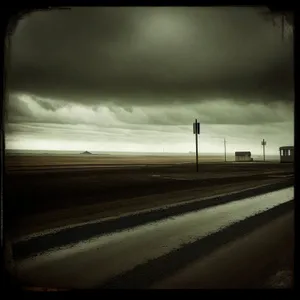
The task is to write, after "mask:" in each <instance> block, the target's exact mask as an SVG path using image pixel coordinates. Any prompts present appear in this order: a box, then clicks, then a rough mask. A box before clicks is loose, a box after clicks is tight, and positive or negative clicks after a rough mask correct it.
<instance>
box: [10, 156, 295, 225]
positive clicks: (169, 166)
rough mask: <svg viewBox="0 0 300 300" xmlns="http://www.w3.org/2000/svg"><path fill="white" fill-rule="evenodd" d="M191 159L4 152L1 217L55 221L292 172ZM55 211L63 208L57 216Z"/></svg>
mask: <svg viewBox="0 0 300 300" xmlns="http://www.w3.org/2000/svg"><path fill="white" fill-rule="evenodd" d="M214 158H215V159H216V157H214ZM219 159H221V157H220V158H219ZM193 160H194V157H193V156H169V157H167V156H165V157H163V156H157V157H156V156H118V157H110V156H107V157H103V156H98V157H97V156H96V155H95V156H93V155H88V156H84V155H77V156H40V155H38V156H7V157H6V160H5V166H6V174H5V175H6V176H5V190H4V193H5V209H6V212H8V214H6V216H8V218H7V220H6V222H7V223H8V224H11V225H13V226H14V227H15V226H17V225H16V224H18V222H19V221H20V220H23V219H24V218H25V220H27V221H26V222H25V224H27V225H28V226H29V223H30V220H31V223H32V222H33V220H34V223H35V224H38V223H39V222H38V221H37V216H43V217H39V220H40V222H42V223H45V220H46V219H47V218H45V217H44V216H45V215H47V216H48V218H50V219H53V218H54V219H55V217H53V216H52V217H49V214H51V212H53V213H52V214H54V215H55V216H57V217H56V219H60V222H62V220H61V219H62V216H64V217H63V218H66V219H70V218H72V217H71V215H72V214H75V215H76V216H77V217H79V216H80V215H83V214H85V215H86V214H88V213H87V212H89V213H91V211H92V212H93V213H96V212H97V213H102V216H103V215H104V216H107V215H109V213H114V214H115V213H118V212H119V211H124V207H128V209H130V210H136V209H142V208H145V207H151V206H157V205H163V204H165V203H172V202H176V201H180V199H182V197H185V198H187V199H188V198H193V197H203V196H211V195H213V194H216V193H222V192H230V191H234V190H238V189H243V188H247V187H254V186H258V185H261V184H263V183H268V182H273V181H274V180H275V181H276V180H280V178H282V176H293V172H294V169H293V164H280V163H270V162H269V163H267V162H266V163H234V162H227V163H224V162H217V161H215V162H211V158H210V157H202V160H201V159H200V160H199V162H200V163H199V172H198V173H196V169H195V164H194V163H192V162H193ZM78 166H79V167H78ZM104 166H105V167H104ZM170 193H171V194H170ZM172 193H181V194H180V197H179V196H178V195H175V196H174V195H173V194H172ZM170 195H171V196H170ZM176 197H177V198H176ZM95 205H96V206H97V208H95V209H91V207H95ZM83 207H84V208H85V210H82V209H83ZM86 207H88V209H87V210H86ZM125 210H126V209H125ZM58 211H59V212H62V211H63V212H64V213H63V214H62V215H60V216H61V217H59V213H58ZM66 211H68V213H67V215H68V217H67V216H66ZM75 212H76V213H75ZM41 218H42V219H41ZM52 221H53V220H52ZM55 221H57V220H55ZM22 224H23V225H22V226H23V227H24V222H23V223H22ZM23 229H24V228H23Z"/></svg>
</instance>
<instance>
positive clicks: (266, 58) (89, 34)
mask: <svg viewBox="0 0 300 300" xmlns="http://www.w3.org/2000/svg"><path fill="white" fill-rule="evenodd" d="M261 11H262V10H261V9H257V8H234V7H227V8H180V7H173V8H172V7H168V8H163V7H161V8H160V7H132V8H97V9H96V8H74V9H71V10H60V11H45V12H34V13H32V14H30V15H27V16H26V17H24V18H23V19H22V20H20V21H19V23H18V26H17V28H16V30H15V33H14V35H13V36H12V37H11V48H10V49H11V51H10V63H11V67H10V69H9V72H8V86H7V91H8V99H7V107H6V109H7V115H6V116H7V127H6V132H7V145H10V146H11V147H12V148H24V147H25V148H26V147H27V148H28V147H29V148H30V147H31V148H45V147H46V148H47V147H48V148H49V147H50V148H51V147H52V148H53V147H54V148H55V146H53V145H54V144H55V145H59V147H60V148H63V149H66V147H71V148H72V149H75V148H76V150H77V148H78V149H79V148H82V146H81V145H82V143H84V142H85V143H87V142H89V143H90V142H91V139H94V140H95V141H96V140H97V142H93V145H92V144H91V145H90V148H94V149H99V150H105V151H109V149H110V147H116V146H117V147H121V148H122V150H123V151H125V149H131V150H132V151H135V150H134V149H139V151H143V149H144V150H145V149H149V147H150V148H151V149H153V151H161V146H157V147H156V146H155V145H158V144H159V145H160V144H161V140H164V141H165V142H166V143H167V142H168V143H170V144H171V145H173V147H172V146H170V148H172V149H178V151H183V152H185V151H191V150H192V149H191V147H192V148H193V135H192V134H191V123H192V122H193V120H194V119H195V118H198V119H199V120H200V121H201V123H202V124H203V125H202V128H203V130H204V132H203V134H204V136H203V138H204V139H205V138H207V140H206V142H204V145H203V144H202V146H203V147H204V149H205V151H204V152H209V151H213V152H214V151H218V150H216V149H219V148H218V147H217V148H216V147H214V146H213V143H214V142H212V140H213V138H214V136H218V137H229V138H230V137H231V138H232V139H236V141H235V142H234V143H235V145H236V146H235V148H239V147H240V146H241V145H243V146H244V147H248V148H251V147H252V148H253V147H254V149H258V151H260V150H259V149H260V148H259V146H257V145H259V144H260V138H265V139H267V140H271V145H273V146H272V147H273V148H272V151H273V152H275V151H277V149H278V147H279V146H281V143H284V144H289V143H293V121H294V120H293V101H294V92H293V82H294V80H293V40H292V38H289V39H286V40H284V41H283V40H282V37H281V30H280V28H276V27H274V26H273V24H272V22H270V21H268V20H265V19H264V18H263V16H262V14H261V13H260V12H261ZM88 132H89V133H88ZM116 135H118V137H117V136H116ZM205 135H206V137H205ZM88 137H89V138H88ZM244 138H246V139H247V143H246V144H245V141H244V142H243V139H244ZM66 139H67V140H68V145H69V146H67V145H63V143H64V141H66ZM257 139H258V141H256V140H257ZM238 140H239V141H240V142H238ZM41 143H42V145H43V147H41ZM51 143H52V144H51ZM53 143H54V144H53ZM72 143H73V144H72ZM232 143H233V142H232ZM272 143H273V144H272ZM50 144H51V145H52V146H50ZM75 144H76V145H75ZM25 145H26V146H25ZM47 145H48V146H47ZM72 145H73V146H72ZM104 145H106V146H104ZM118 145H119V146H118ZM205 145H206V146H205ZM239 145H240V146H239ZM57 147H58V146H56V148H57ZM270 147H271V146H270ZM83 148H84V147H83ZM214 149H215V150H214ZM83 150H86V149H83ZM250 150H251V149H250ZM220 151H222V149H220Z"/></svg>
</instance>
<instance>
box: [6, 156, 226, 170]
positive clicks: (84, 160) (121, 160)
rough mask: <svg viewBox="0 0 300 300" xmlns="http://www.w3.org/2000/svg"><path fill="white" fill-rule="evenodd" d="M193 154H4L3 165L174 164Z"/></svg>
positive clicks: (211, 158) (186, 160) (217, 158)
mask: <svg viewBox="0 0 300 300" xmlns="http://www.w3.org/2000/svg"><path fill="white" fill-rule="evenodd" d="M194 161H195V157H194V156H193V155H181V156H175V155H174V156H159V155H157V156H156V155H148V156H145V155H139V156H128V155H127V156H126V155H113V156H112V155H107V156H104V155H70V156H66V155H65V156H59V155H55V156H45V155H38V156H29V155H26V156H12V155H9V156H6V158H5V166H6V168H7V169H8V170H9V169H15V168H21V167H41V166H61V165H73V166H74V165H110V164H112V165H113V164H169V163H171V164H174V163H193V162H194ZM199 161H208V162H213V161H216V162H221V161H224V157H222V156H199Z"/></svg>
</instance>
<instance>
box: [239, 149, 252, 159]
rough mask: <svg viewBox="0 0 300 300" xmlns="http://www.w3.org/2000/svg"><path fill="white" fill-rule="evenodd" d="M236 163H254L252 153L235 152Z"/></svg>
mask: <svg viewBox="0 0 300 300" xmlns="http://www.w3.org/2000/svg"><path fill="white" fill-rule="evenodd" d="M235 161H253V158H251V152H250V151H237V152H235Z"/></svg>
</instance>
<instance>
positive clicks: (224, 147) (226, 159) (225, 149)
mask: <svg viewBox="0 0 300 300" xmlns="http://www.w3.org/2000/svg"><path fill="white" fill-rule="evenodd" d="M224 159H225V162H226V161H227V157H226V139H224Z"/></svg>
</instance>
